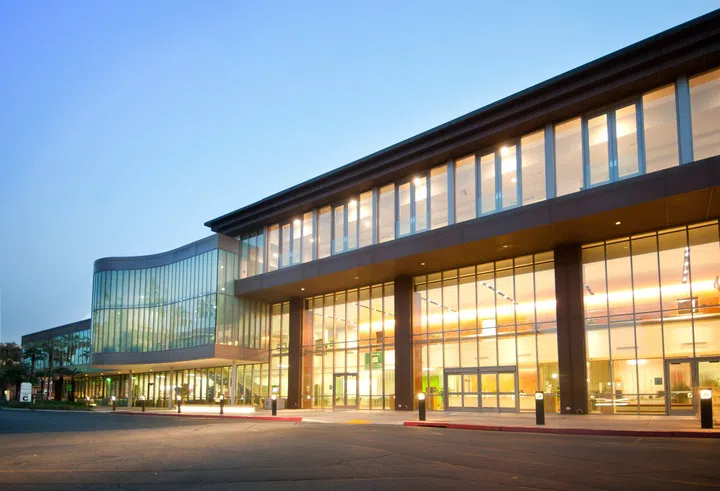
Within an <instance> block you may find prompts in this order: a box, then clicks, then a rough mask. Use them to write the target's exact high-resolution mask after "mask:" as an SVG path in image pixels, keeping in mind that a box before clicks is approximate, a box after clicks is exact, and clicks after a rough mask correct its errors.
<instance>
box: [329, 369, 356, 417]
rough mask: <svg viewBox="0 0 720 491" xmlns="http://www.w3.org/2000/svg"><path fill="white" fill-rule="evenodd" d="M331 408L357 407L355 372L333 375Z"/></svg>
mask: <svg viewBox="0 0 720 491" xmlns="http://www.w3.org/2000/svg"><path fill="white" fill-rule="evenodd" d="M333 409H357V374H356V373H336V374H335V375H334V376H333Z"/></svg>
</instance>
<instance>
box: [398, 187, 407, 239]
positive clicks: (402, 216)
mask: <svg viewBox="0 0 720 491" xmlns="http://www.w3.org/2000/svg"><path fill="white" fill-rule="evenodd" d="M409 233H410V183H409V182H406V183H403V184H400V185H399V186H398V235H399V236H403V235H407V234H409Z"/></svg>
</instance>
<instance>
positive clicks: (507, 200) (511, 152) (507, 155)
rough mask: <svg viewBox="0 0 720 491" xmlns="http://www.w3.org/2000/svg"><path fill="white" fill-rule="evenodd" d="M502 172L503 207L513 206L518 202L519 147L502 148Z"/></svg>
mask: <svg viewBox="0 0 720 491" xmlns="http://www.w3.org/2000/svg"><path fill="white" fill-rule="evenodd" d="M500 173H501V177H502V207H503V209H505V208H512V207H513V206H516V205H517V204H518V198H517V147H516V146H515V145H513V146H511V147H502V148H501V149H500Z"/></svg>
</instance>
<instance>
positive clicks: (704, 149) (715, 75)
mask: <svg viewBox="0 0 720 491" xmlns="http://www.w3.org/2000/svg"><path fill="white" fill-rule="evenodd" d="M690 114H691V116H692V135H693V157H694V158H695V160H700V159H704V158H707V157H712V156H713V155H718V154H720V69H717V70H713V71H711V72H707V73H704V74H702V75H699V76H697V77H693V78H691V79H690Z"/></svg>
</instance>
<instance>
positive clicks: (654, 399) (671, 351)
mask: <svg viewBox="0 0 720 491" xmlns="http://www.w3.org/2000/svg"><path fill="white" fill-rule="evenodd" d="M719 272H720V243H719V239H718V223H717V222H712V223H706V224H699V225H693V226H689V227H679V228H674V229H669V230H663V231H659V232H653V233H649V234H642V235H636V236H632V237H624V238H620V239H617V240H611V241H606V242H602V243H598V244H590V245H587V246H585V247H584V248H583V277H584V288H585V299H584V304H585V328H586V332H587V363H588V394H589V399H590V400H589V408H590V410H591V411H594V412H599V413H635V414H637V413H660V414H664V413H665V412H666V410H668V411H669V412H670V413H671V414H673V413H674V409H677V408H682V407H684V408H685V409H686V410H692V390H693V389H692V388H693V387H697V383H698V381H697V380H694V378H695V377H696V375H695V370H696V369H695V368H693V367H694V366H695V364H696V363H699V361H700V360H708V362H716V361H720V360H719V359H718V357H719V356H720V327H719V326H720V291H719V290H720V286H719V284H718V283H719V280H718V273H719ZM699 374H700V378H701V379H702V376H703V365H702V363H700V366H699ZM718 383H720V382H718ZM667 396H669V397H667Z"/></svg>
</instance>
